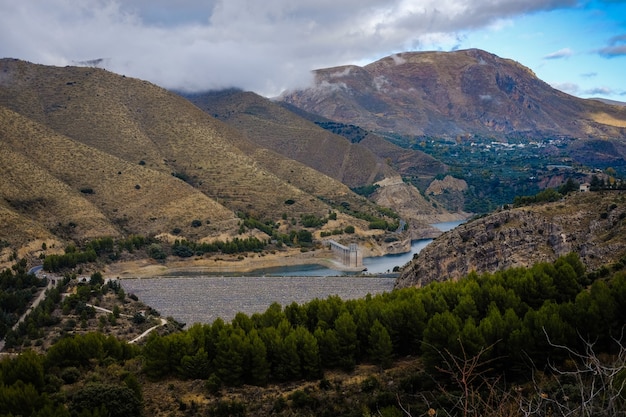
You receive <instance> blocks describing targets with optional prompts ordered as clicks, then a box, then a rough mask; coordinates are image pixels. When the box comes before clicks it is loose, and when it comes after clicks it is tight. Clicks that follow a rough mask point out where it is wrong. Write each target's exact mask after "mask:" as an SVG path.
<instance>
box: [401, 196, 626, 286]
mask: <svg viewBox="0 0 626 417" xmlns="http://www.w3.org/2000/svg"><path fill="white" fill-rule="evenodd" d="M569 252H576V253H578V254H579V255H580V257H581V259H582V261H583V263H584V264H585V265H586V266H587V268H589V269H591V270H593V269H596V268H598V267H600V266H601V265H604V264H607V263H608V264H610V263H612V262H616V261H617V260H619V259H620V258H621V257H622V256H623V255H624V254H625V253H626V194H625V193H624V192H617V191H607V192H602V193H600V192H598V193H595V192H593V193H575V194H572V195H570V196H568V197H566V198H564V199H563V200H561V201H558V202H555V203H548V204H540V205H532V206H527V207H519V208H514V209H508V210H502V211H499V212H496V213H494V214H491V215H488V216H485V217H482V218H478V219H474V220H472V221H469V222H467V223H465V224H463V225H461V226H459V227H457V228H455V229H453V230H451V231H449V232H446V233H444V234H443V235H441V236H440V237H439V238H437V239H435V240H434V241H433V242H432V243H431V244H430V245H428V246H427V247H426V248H425V249H424V250H422V251H421V252H420V253H419V255H417V256H416V257H415V259H413V261H411V262H410V263H409V264H407V265H406V266H405V267H404V269H403V272H402V274H401V276H400V277H399V278H398V281H397V283H396V287H409V286H422V285H426V284H428V283H430V282H432V281H442V280H447V279H459V278H461V277H463V276H465V275H467V274H468V273H469V272H471V271H476V272H478V273H482V272H494V271H497V270H502V269H505V268H510V267H519V266H529V265H532V264H534V263H536V262H543V261H553V260H555V259H556V258H558V257H559V256H561V255H565V254H567V253H569Z"/></svg>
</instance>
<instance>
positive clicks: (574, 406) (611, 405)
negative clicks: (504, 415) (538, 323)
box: [519, 329, 626, 417]
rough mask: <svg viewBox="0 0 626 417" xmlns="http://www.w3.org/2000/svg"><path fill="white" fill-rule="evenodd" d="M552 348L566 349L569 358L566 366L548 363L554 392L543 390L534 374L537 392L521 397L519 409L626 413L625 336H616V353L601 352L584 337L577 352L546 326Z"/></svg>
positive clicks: (556, 413) (531, 412)
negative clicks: (552, 335)
mask: <svg viewBox="0 0 626 417" xmlns="http://www.w3.org/2000/svg"><path fill="white" fill-rule="evenodd" d="M544 334H545V336H546V339H547V340H548V343H549V345H550V346H551V347H553V348H556V349H561V350H564V351H565V352H567V353H568V355H569V357H570V360H568V361H567V363H566V366H561V367H558V366H556V365H554V364H550V365H549V369H550V371H551V372H552V376H553V380H552V382H553V384H556V387H557V389H556V390H552V392H551V393H548V392H546V391H545V390H543V389H542V386H541V385H542V384H540V383H538V382H537V380H536V378H535V377H534V376H533V382H534V386H535V393H533V394H532V395H530V396H520V397H519V406H520V411H521V412H522V414H523V415H524V416H531V415H553V416H563V417H566V416H577V417H587V416H589V417H591V416H594V417H596V416H600V417H602V416H607V417H608V416H611V417H614V416H626V346H625V345H624V344H623V342H622V340H623V337H620V338H619V339H615V338H613V341H614V342H615V344H616V346H617V353H615V354H612V355H610V354H598V353H597V352H596V351H595V349H594V342H590V341H588V340H585V339H583V338H582V337H581V340H582V343H583V347H584V349H583V350H582V352H577V351H575V350H573V349H572V348H570V347H568V346H564V345H559V344H556V343H553V342H552V341H551V340H550V336H549V335H548V333H547V332H546V331H545V329H544Z"/></svg>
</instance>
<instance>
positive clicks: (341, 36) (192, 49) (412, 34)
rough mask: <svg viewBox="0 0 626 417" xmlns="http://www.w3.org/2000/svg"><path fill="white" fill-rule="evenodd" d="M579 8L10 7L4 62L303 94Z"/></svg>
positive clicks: (149, 3) (382, 2)
mask: <svg viewBox="0 0 626 417" xmlns="http://www.w3.org/2000/svg"><path fill="white" fill-rule="evenodd" d="M577 4H578V0H547V1H546V0H528V1H524V2H522V1H519V0H493V1H490V2H467V1H461V0H422V1H420V2H415V1H410V0H343V1H336V0H298V1H293V0H265V1H262V2H261V1H250V0H178V1H176V2H172V1H170V0H123V1H122V0H117V1H116V0H82V1H80V2H74V1H71V0H46V1H45V2H44V1H35V0H32V1H31V0H26V1H8V0H2V1H0V39H2V42H0V56H2V57H14V58H20V59H25V60H29V61H32V62H37V63H42V64H48V65H68V64H72V63H75V62H81V61H90V60H97V59H103V61H102V63H103V65H106V68H107V69H109V70H111V71H114V72H118V73H121V74H125V75H128V76H133V77H138V78H143V79H146V80H149V81H152V82H154V83H156V84H159V85H161V86H163V87H166V88H172V89H184V90H205V89H216V88H225V87H233V86H235V87H240V88H243V89H246V90H252V91H256V92H258V93H261V94H264V95H275V94H278V93H280V92H281V91H282V90H285V89H289V88H294V87H298V86H303V85H305V84H307V83H309V82H310V81H311V74H310V70H312V69H314V68H323V67H331V66H337V65H345V64H350V63H352V64H357V63H362V62H363V61H364V60H374V59H378V58H381V57H383V56H386V55H390V54H392V53H394V52H401V51H406V50H420V49H424V48H428V47H432V45H438V46H441V47H442V48H443V49H451V48H454V47H457V46H458V44H459V39H460V38H459V34H461V33H463V32H464V31H468V30H473V29H477V28H485V27H490V26H491V27H492V26H494V25H498V24H499V23H498V22H504V21H507V20H508V19H511V18H514V17H516V16H519V15H521V14H526V13H532V12H537V11H543V10H553V9H556V8H563V7H574V6H576V5H577Z"/></svg>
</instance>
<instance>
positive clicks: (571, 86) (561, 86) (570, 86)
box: [551, 83, 580, 95]
mask: <svg viewBox="0 0 626 417" xmlns="http://www.w3.org/2000/svg"><path fill="white" fill-rule="evenodd" d="M551 85H552V87H554V88H556V89H557V90H561V91H563V92H564V93H567V94H571V95H576V94H578V93H579V92H580V86H579V85H578V84H575V83H553V84H551Z"/></svg>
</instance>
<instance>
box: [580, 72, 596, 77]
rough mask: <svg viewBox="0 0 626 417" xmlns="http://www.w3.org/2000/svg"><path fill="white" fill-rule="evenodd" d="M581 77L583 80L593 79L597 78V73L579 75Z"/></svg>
mask: <svg viewBox="0 0 626 417" xmlns="http://www.w3.org/2000/svg"><path fill="white" fill-rule="evenodd" d="M580 76H581V77H583V78H594V77H597V76H598V73H597V72H586V73H584V74H580Z"/></svg>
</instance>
